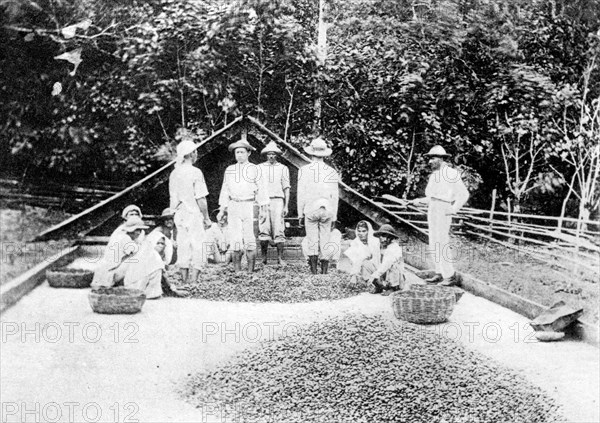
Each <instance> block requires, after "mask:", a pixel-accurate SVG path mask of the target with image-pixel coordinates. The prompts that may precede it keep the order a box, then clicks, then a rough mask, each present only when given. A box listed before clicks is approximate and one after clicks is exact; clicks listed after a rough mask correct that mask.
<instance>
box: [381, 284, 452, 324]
mask: <svg viewBox="0 0 600 423" xmlns="http://www.w3.org/2000/svg"><path fill="white" fill-rule="evenodd" d="M454 304H456V296H455V295H454V293H453V292H450V291H447V290H442V289H440V290H434V289H431V290H429V289H422V290H420V289H417V290H414V289H411V290H408V291H397V292H394V293H393V294H392V308H393V310H394V315H395V316H396V317H397V318H398V319H400V320H405V321H407V322H411V323H442V322H445V321H446V320H448V317H450V315H451V314H452V310H453V309H454Z"/></svg>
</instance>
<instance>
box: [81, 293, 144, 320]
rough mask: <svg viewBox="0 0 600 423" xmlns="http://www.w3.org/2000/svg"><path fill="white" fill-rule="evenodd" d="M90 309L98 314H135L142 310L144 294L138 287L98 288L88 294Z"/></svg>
mask: <svg viewBox="0 0 600 423" xmlns="http://www.w3.org/2000/svg"><path fill="white" fill-rule="evenodd" d="M88 298H89V300H90V306H92V310H94V312H96V313H100V314H135V313H138V312H139V311H141V310H142V306H143V305H144V302H145V301H146V294H144V292H143V291H141V290H139V289H128V288H123V287H117V288H98V289H92V290H91V291H90V294H89V297H88Z"/></svg>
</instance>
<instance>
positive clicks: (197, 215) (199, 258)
mask: <svg viewBox="0 0 600 423" xmlns="http://www.w3.org/2000/svg"><path fill="white" fill-rule="evenodd" d="M197 158H198V154H197V152H196V144H195V143H194V142H193V141H192V140H191V138H190V137H187V136H186V137H184V138H183V140H182V141H181V142H180V143H179V144H178V145H177V166H176V167H175V170H173V172H171V175H170V176H169V194H170V206H169V208H170V209H171V210H172V211H173V212H174V213H175V214H174V222H175V225H176V227H177V265H178V267H179V269H180V272H181V276H182V279H183V281H184V282H187V279H188V275H191V280H192V282H196V280H197V279H198V274H199V273H200V270H201V269H202V268H203V267H204V266H205V265H206V263H207V257H206V251H205V245H204V244H205V241H206V231H205V227H210V223H211V222H210V217H209V214H208V206H207V203H206V196H207V195H208V188H207V187H206V182H205V180H204V174H203V173H202V171H201V170H200V169H198V168H197V167H195V166H194V162H195V161H196V160H197ZM190 268H191V270H192V271H191V273H190V272H189V269H190Z"/></svg>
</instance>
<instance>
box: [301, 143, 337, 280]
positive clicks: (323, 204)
mask: <svg viewBox="0 0 600 423" xmlns="http://www.w3.org/2000/svg"><path fill="white" fill-rule="evenodd" d="M304 151H305V152H306V153H307V154H309V155H310V156H311V157H312V160H313V162H312V163H309V164H307V165H304V166H302V167H301V168H300V169H299V171H298V218H299V219H300V221H301V222H302V218H304V219H305V221H304V224H305V226H306V241H307V251H308V264H309V266H310V271H311V273H312V274H317V273H318V270H317V268H318V264H319V253H320V257H321V273H323V274H326V273H327V271H328V269H329V259H328V257H329V256H330V255H331V254H327V253H328V249H329V248H328V247H330V246H329V245H328V244H329V238H330V235H331V225H332V223H333V222H334V221H336V220H337V212H338V200H339V187H338V183H339V179H340V177H339V175H338V173H337V171H336V170H335V169H334V168H332V167H331V166H328V165H326V164H325V162H324V161H323V158H324V157H328V156H330V155H331V153H332V150H331V148H329V147H327V144H326V143H325V140H323V139H322V138H320V137H319V138H316V139H314V140H313V141H312V142H311V144H310V145H309V146H308V147H305V148H304Z"/></svg>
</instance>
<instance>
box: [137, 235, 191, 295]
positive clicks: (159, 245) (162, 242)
mask: <svg viewBox="0 0 600 423" xmlns="http://www.w3.org/2000/svg"><path fill="white" fill-rule="evenodd" d="M146 239H147V241H148V243H149V244H150V245H151V247H152V248H153V249H154V251H156V252H157V253H158V256H159V257H160V259H161V260H162V262H163V267H162V271H161V272H160V275H161V276H160V288H162V290H161V294H163V293H164V294H165V295H166V296H168V297H185V296H187V292H185V291H182V290H179V289H177V288H174V287H173V286H171V284H170V283H169V281H168V280H167V274H166V268H167V266H168V265H169V264H170V263H171V257H172V256H171V255H172V254H173V251H172V250H169V238H168V237H167V236H166V235H165V234H163V233H162V232H159V231H153V232H151V233H150V234H149V235H148V237H147V238H146ZM150 265H151V266H154V265H155V261H154V260H153V261H152V262H151V263H150ZM158 288H159V287H158V285H157V284H156V282H155V281H154V280H152V281H149V282H148V286H147V287H146V291H147V293H146V297H147V298H157V297H156V295H160V294H158V292H159V289H158Z"/></svg>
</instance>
